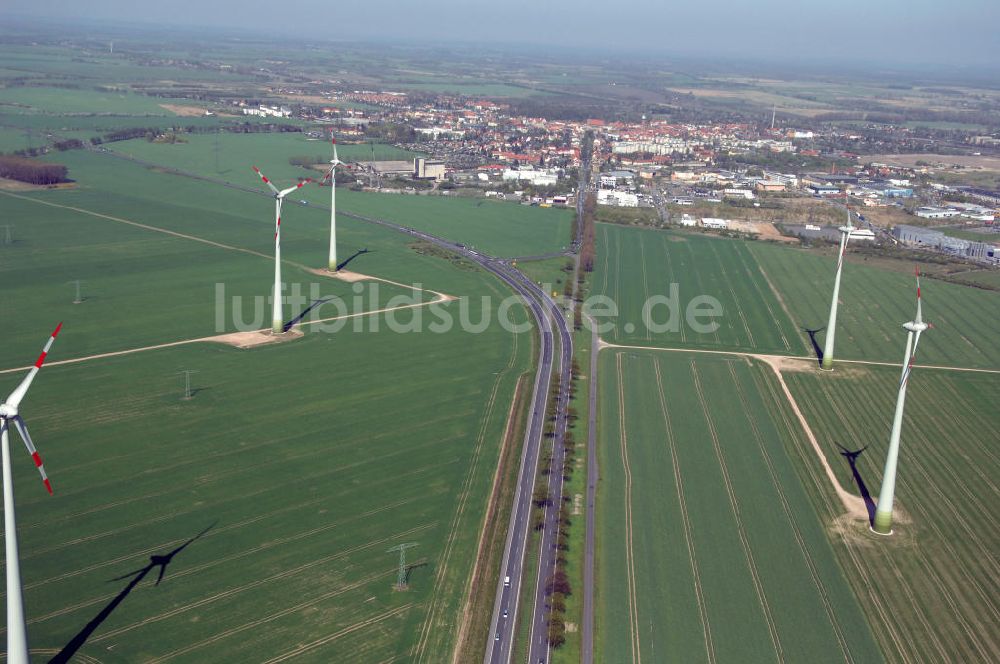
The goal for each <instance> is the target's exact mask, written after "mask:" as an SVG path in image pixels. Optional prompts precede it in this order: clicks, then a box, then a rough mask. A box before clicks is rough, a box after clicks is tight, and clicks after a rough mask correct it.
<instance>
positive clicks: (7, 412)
mask: <svg viewBox="0 0 1000 664" xmlns="http://www.w3.org/2000/svg"><path fill="white" fill-rule="evenodd" d="M15 415H17V408H14V407H13V406H9V405H7V404H5V403H0V417H14V416H15Z"/></svg>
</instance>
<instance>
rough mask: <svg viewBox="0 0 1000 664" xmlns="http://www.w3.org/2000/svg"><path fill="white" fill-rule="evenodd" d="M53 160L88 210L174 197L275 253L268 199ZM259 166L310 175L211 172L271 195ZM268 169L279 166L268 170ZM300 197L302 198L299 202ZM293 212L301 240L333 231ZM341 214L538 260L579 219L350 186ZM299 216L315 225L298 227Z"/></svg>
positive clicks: (324, 193)
mask: <svg viewBox="0 0 1000 664" xmlns="http://www.w3.org/2000/svg"><path fill="white" fill-rule="evenodd" d="M262 136H264V137H270V136H271V135H262ZM314 145H315V144H314ZM319 145H320V146H322V144H319ZM51 160H52V161H56V162H59V163H62V164H66V165H67V166H68V167H69V171H70V177H71V178H72V179H74V180H76V181H77V182H78V183H79V184H78V186H77V187H76V189H75V190H66V191H60V192H58V194H56V195H58V196H61V197H64V199H63V200H66V201H75V200H78V199H81V200H82V199H83V198H84V197H86V196H90V198H89V199H87V200H86V205H95V206H100V208H101V211H104V212H107V213H109V214H113V213H114V214H117V213H120V212H123V208H122V204H121V203H119V202H118V198H121V199H122V200H125V201H127V202H128V203H127V205H128V208H131V209H143V206H145V205H147V203H148V202H155V203H156V206H155V208H156V209H160V206H161V205H162V204H164V203H163V202H164V201H165V200H167V199H169V200H170V201H171V202H170V203H169V204H168V205H172V206H173V207H174V209H175V210H178V211H180V210H182V209H184V208H186V207H189V206H190V205H195V206H197V207H199V208H203V209H206V210H209V211H211V212H212V214H213V215H215V214H219V215H224V216H225V217H229V218H232V219H233V220H234V223H239V220H236V219H235V218H236V217H241V218H242V220H241V221H242V223H243V224H244V228H245V229H246V228H247V227H246V225H245V224H248V223H253V224H258V223H259V224H261V225H260V226H259V227H258V228H259V229H260V231H261V232H260V233H258V235H257V236H256V238H257V240H258V243H257V244H255V246H254V248H256V249H258V250H260V251H270V249H269V248H268V247H269V246H270V242H271V237H270V235H269V234H268V233H267V232H264V230H263V229H264V228H267V227H270V226H272V225H273V219H274V211H273V210H274V208H273V205H272V204H269V203H268V202H267V201H266V199H264V198H263V197H262V198H261V199H257V198H255V197H253V196H249V195H247V194H246V193H239V192H234V191H229V190H227V189H226V188H225V187H222V186H220V185H217V184H209V183H203V182H198V181H196V180H192V179H190V178H184V177H179V176H175V175H171V176H169V177H167V176H165V175H164V174H162V173H156V172H154V171H152V170H149V169H146V168H145V167H142V166H137V165H135V164H132V163H129V162H127V161H124V160H121V159H117V158H114V157H112V156H111V155H104V154H95V153H89V152H82V151H79V150H74V151H71V152H64V153H60V154H56V155H53V156H52V157H51ZM151 161H153V160H151ZM157 163H158V162H157ZM254 163H257V164H258V165H259V167H260V168H261V169H262V170H264V172H265V174H267V175H268V177H271V178H272V179H274V180H275V181H276V182H277V183H278V184H279V185H285V184H290V183H291V182H294V179H293V177H294V176H292V175H289V172H288V171H284V172H282V169H281V164H284V165H285V168H286V169H292V170H291V173H295V172H298V173H300V174H304V173H305V172H304V171H303V170H302V169H298V168H296V167H292V166H288V161H287V158H285V159H284V160H282V161H279V159H278V158H274V159H273V161H268V162H253V161H250V160H247V161H246V162H241V165H240V170H239V171H235V170H234V171H232V172H229V173H226V174H223V175H222V176H216V175H212V174H208V175H209V176H210V177H218V178H220V179H222V180H226V181H230V182H233V183H236V184H239V185H240V186H249V187H260V188H261V191H262V192H263V191H265V189H264V188H263V187H264V185H263V183H261V182H260V180H259V179H258V178H257V176H256V175H255V174H254V172H253V171H252V170H251V168H250V167H251V166H252V165H253V164H254ZM265 164H266V165H267V166H269V167H270V166H273V168H265ZM234 168H235V167H234ZM271 170H277V171H279V173H281V174H279V175H271V174H270V171H271ZM98 191H116V192H121V193H122V195H123V196H122V197H117V198H116V200H105V198H106V197H105V196H101V195H99V194H97V195H91V194H92V192H98ZM300 191H301V194H297V195H296V196H301V200H306V201H309V202H311V203H314V204H319V205H324V206H326V205H329V202H330V190H329V189H328V188H326V187H319V186H316V185H311V186H307V187H303V188H302V189H301V190H300ZM294 200H300V199H299V198H298V197H297V198H295V199H294ZM73 204H74V205H75V204H76V203H73ZM126 209H127V208H126ZM110 210H117V212H110ZM286 210H287V212H286V213H285V215H286V216H287V217H288V218H289V220H290V221H289V223H290V224H292V226H291V227H290V228H289V229H288V234H287V237H288V238H289V239H291V238H292V237H293V236H294V234H295V232H296V231H295V230H294V228H295V226H296V225H298V224H306V225H309V226H310V227H312V226H313V225H315V229H316V230H317V231H319V232H321V233H322V232H324V229H325V232H329V230H328V229H329V212H324V211H321V210H318V209H312V210H310V209H309V208H308V207H305V208H303V207H300V206H293V205H292V204H291V203H289V204H286ZM337 210H338V211H340V212H352V213H355V214H361V215H365V216H370V217H378V218H383V219H388V220H391V221H397V222H401V223H405V224H406V225H409V226H413V227H415V228H419V229H420V230H424V231H428V232H430V233H434V234H436V235H439V236H441V237H445V238H448V239H450V240H454V241H457V242H463V243H465V244H466V245H468V246H473V247H476V248H477V249H480V250H482V251H485V252H487V253H490V254H493V255H497V256H525V255H538V254H543V253H546V252H551V251H558V250H559V249H561V248H562V247H563V246H564V245H565V244H566V242H567V241H568V240H569V230H570V221H571V218H572V211H570V210H559V209H555V208H548V209H546V208H538V207H528V206H523V205H516V204H513V203H506V202H499V201H487V200H481V199H468V198H458V197H450V196H407V195H399V194H375V193H369V192H354V191H350V190H348V189H347V188H345V187H341V188H339V189H338V190H337ZM122 216H128V214H123V215H122ZM295 218H298V219H305V220H308V221H301V222H296V221H294V219H295ZM162 221H163V223H167V224H170V228H172V229H174V230H182V231H183V232H188V231H190V230H192V229H198V232H199V233H207V234H208V235H209V236H212V237H216V236H217V237H226V234H227V233H228V232H230V230H234V227H233V226H231V225H224V224H219V223H216V222H213V223H211V224H206V223H205V222H204V220H202V219H201V218H197V219H188V218H186V217H185V216H184V215H183V214H173V215H169V216H168V217H166V218H164V219H163V220H162ZM341 223H344V224H345V227H346V228H348V229H350V228H354V227H359V224H357V222H354V221H353V220H350V219H346V218H344V220H341V219H339V218H338V228H339V224H341ZM364 227H367V225H364ZM217 231H219V232H221V235H217ZM248 241H251V240H249V239H248ZM344 243H345V249H344V250H350V251H352V252H353V251H354V250H356V249H360V248H363V247H364V246H366V245H365V244H364V243H363V242H362V241H360V240H357V241H356V240H354V239H352V238H351V237H350V235H347V236H345V238H344ZM316 249H317V250H321V249H322V246H321V245H316ZM364 260H367V259H364ZM309 264H310V265H315V266H317V267H319V266H322V265H324V262H323V259H322V258H321V257H318V258H317V259H316V260H315V262H310V263H309ZM359 269H360V268H359ZM362 271H363V270H362Z"/></svg>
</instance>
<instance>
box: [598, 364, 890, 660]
mask: <svg viewBox="0 0 1000 664" xmlns="http://www.w3.org/2000/svg"><path fill="white" fill-rule="evenodd" d="M773 380H774V379H773V375H772V373H771V371H770V369H769V368H768V367H766V366H765V365H763V364H759V363H756V362H754V363H750V362H748V361H746V360H743V359H735V358H725V357H723V356H710V355H700V354H699V355H693V354H687V353H684V352H678V353H673V352H661V351H634V350H608V351H605V353H603V354H602V357H601V373H600V381H601V393H600V394H601V396H600V419H599V428H600V440H601V443H600V452H599V454H600V467H601V479H602V484H601V487H602V489H601V491H600V493H599V494H598V502H599V504H598V529H599V532H598V535H599V537H598V554H597V560H598V570H597V572H598V579H599V582H598V599H597V611H598V614H597V630H598V634H599V641H598V643H597V645H596V647H595V651H596V658H597V659H598V660H599V661H607V662H625V661H640V659H641V660H643V661H650V662H667V661H677V662H700V661H719V662H736V661H739V662H770V661H776V660H777V661H790V662H806V661H808V662H821V661H829V662H843V661H845V660H847V661H857V662H876V661H880V660H881V657H880V654H879V651H878V648H877V646H876V644H875V641H874V639H873V637H872V634H871V631H870V630H869V628H868V626H867V624H866V622H865V617H864V614H863V613H862V611H861V608H860V606H859V605H858V602H857V600H856V599H855V598H854V597H853V596H852V594H851V590H850V586H849V585H848V583H847V581H846V580H845V578H844V576H843V575H842V573H841V570H840V568H839V567H838V565H837V562H836V559H835V558H834V554H833V551H832V550H831V547H830V545H829V543H828V541H827V539H826V537H825V535H824V527H825V525H826V524H824V523H823V522H821V521H820V520H819V519H818V518H817V517H816V514H815V513H814V512H813V509H812V506H811V504H810V502H809V499H808V497H807V495H806V493H805V491H804V489H803V485H802V483H801V482H800V480H799V478H798V477H797V475H796V472H795V468H794V466H793V465H792V463H791V462H790V459H789V457H788V455H787V453H786V451H785V446H786V445H797V444H799V439H800V438H801V437H802V432H801V429H796V428H795V427H793V426H790V423H789V422H790V421H789V419H788V417H787V416H786V411H787V407H786V406H785V404H784V403H782V401H781V400H780V396H779V395H778V394H777V393H776V392H775V391H774V389H773V385H772V382H773Z"/></svg>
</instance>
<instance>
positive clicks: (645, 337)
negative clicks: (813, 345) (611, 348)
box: [593, 224, 806, 355]
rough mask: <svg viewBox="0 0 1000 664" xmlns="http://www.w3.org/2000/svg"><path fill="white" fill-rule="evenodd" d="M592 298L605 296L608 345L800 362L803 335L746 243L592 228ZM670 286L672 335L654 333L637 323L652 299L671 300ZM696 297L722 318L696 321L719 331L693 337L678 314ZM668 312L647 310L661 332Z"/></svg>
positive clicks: (665, 309)
mask: <svg viewBox="0 0 1000 664" xmlns="http://www.w3.org/2000/svg"><path fill="white" fill-rule="evenodd" d="M597 239H598V246H599V251H598V257H597V261H596V265H595V270H594V281H593V284H594V294H595V295H604V296H607V297H610V298H611V299H612V300H613V301H614V302H615V303H616V304H617V307H618V312H619V313H618V316H617V317H616V318H613V319H611V320H610V321H608V322H612V323H614V328H613V330H611V331H609V332H604V333H602V336H603V337H604V339H605V340H607V341H613V342H615V343H623V344H634V345H651V346H664V345H666V346H677V347H690V348H715V349H743V350H748V351H757V352H766V353H781V354H791V355H800V354H803V353H805V351H806V348H805V345H804V342H803V340H802V336H801V335H800V334H799V332H798V331H797V330H796V329H795V326H794V325H793V322H792V321H791V320H790V318H789V316H788V315H787V314H786V313H785V311H784V310H783V309H782V307H781V303H780V302H779V300H778V299H777V298H776V297H775V295H774V293H773V291H772V290H771V288H770V287H769V285H768V282H767V279H765V277H764V275H763V274H762V273H761V271H760V269H759V267H758V265H757V261H756V260H755V259H754V255H753V254H752V253H751V252H750V249H749V248H748V244H747V243H745V242H742V241H731V240H724V239H718V238H713V237H707V236H701V235H689V234H681V233H673V232H668V231H654V230H642V229H635V228H623V227H619V226H609V225H604V224H602V225H599V226H598V228H597ZM671 284H676V292H677V295H678V297H677V299H676V302H677V306H676V307H675V309H676V312H677V326H676V331H673V330H668V331H665V332H660V331H657V330H655V329H651V328H650V327H648V326H647V325H645V324H644V322H643V306H644V304H645V303H646V302H649V301H650V300H649V298H650V297H653V296H661V297H668V298H669V297H670V295H671V290H670V289H671ZM699 296H709V297H712V298H715V300H716V301H718V302H719V303H720V304H721V315H720V316H719V317H718V318H715V319H707V318H702V319H700V320H701V322H703V323H711V322H712V321H713V320H714V321H715V322H716V323H718V329H716V330H714V331H711V332H706V331H700V332H699V331H697V330H695V329H693V328H692V327H691V326H689V325H688V324H686V322H685V312H686V310H687V308H688V306H689V305H690V304H691V303H692V301H693V300H694V299H695V298H697V297H699ZM668 306H669V305H666V304H660V305H656V306H655V307H654V308H653V309H651V311H650V314H651V318H652V320H653V322H654V323H656V324H659V325H664V326H665V325H666V323H667V322H668V318H669V315H670V309H669V308H668Z"/></svg>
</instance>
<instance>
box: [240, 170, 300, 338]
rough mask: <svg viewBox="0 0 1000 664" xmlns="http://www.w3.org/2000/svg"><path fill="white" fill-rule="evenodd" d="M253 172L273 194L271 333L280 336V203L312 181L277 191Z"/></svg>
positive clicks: (259, 173) (262, 176)
mask: <svg viewBox="0 0 1000 664" xmlns="http://www.w3.org/2000/svg"><path fill="white" fill-rule="evenodd" d="M253 170H254V172H255V173H256V174H257V175H259V176H260V179H261V180H263V181H264V184H266V185H267V186H268V188H269V189H270V190H271V192H272V193H273V194H274V291H273V292H274V302H273V304H272V306H271V313H272V316H271V331H272V332H273V333H274V334H281V333H282V332H284V331H285V320H284V318H282V316H281V203H282V201H284V200H285V196H287V195H288V194H290V193H292V192H293V191H295V190H296V189H299V188H301V187H302V186H303V185H304V184H306V183H307V182H312V179H310V178H306V179H305V180H302V181H301V182H299V183H298V184H297V185H295V186H294V187H289V188H288V189H278V188H277V187H275V186H274V185H273V184H271V181H270V180H268V179H267V178H266V177H265V176H264V174H263V173H261V172H260V169H259V168H257V167H256V166H254V167H253Z"/></svg>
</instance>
